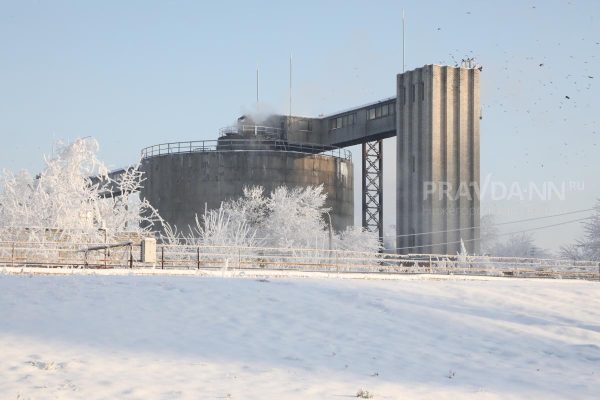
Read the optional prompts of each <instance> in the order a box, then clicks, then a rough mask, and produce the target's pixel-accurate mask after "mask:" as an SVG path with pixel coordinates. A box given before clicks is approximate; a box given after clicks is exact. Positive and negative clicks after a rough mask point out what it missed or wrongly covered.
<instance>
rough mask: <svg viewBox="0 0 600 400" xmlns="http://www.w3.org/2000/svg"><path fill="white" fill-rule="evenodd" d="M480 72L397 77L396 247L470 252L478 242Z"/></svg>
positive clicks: (441, 69)
mask: <svg viewBox="0 0 600 400" xmlns="http://www.w3.org/2000/svg"><path fill="white" fill-rule="evenodd" d="M479 74H480V71H479V70H478V69H475V68H455V67H448V66H439V65H426V66H424V67H422V68H418V69H415V70H413V71H408V72H405V73H403V74H399V75H398V76H397V101H396V107H397V108H396V131H397V136H398V144H397V157H398V160H397V178H396V179H397V188H396V190H397V217H396V218H397V221H396V227H397V228H396V229H397V235H398V240H397V247H398V248H399V250H398V252H400V253H433V254H456V252H457V251H459V250H460V241H461V239H462V240H463V241H464V243H465V247H466V248H467V250H468V252H469V253H473V252H477V251H478V247H479V244H478V242H477V240H476V239H477V238H478V236H479V120H480V107H479Z"/></svg>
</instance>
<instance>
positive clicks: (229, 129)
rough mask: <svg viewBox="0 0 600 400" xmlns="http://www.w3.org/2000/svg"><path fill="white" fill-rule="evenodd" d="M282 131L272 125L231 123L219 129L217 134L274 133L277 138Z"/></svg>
mask: <svg viewBox="0 0 600 400" xmlns="http://www.w3.org/2000/svg"><path fill="white" fill-rule="evenodd" d="M283 133H284V130H283V129H280V128H275V127H272V126H262V125H233V126H226V127H224V128H221V129H219V136H220V137H223V136H226V135H231V134H238V135H240V134H241V135H243V134H251V135H276V138H277V139H280V138H281V135H282V134H283Z"/></svg>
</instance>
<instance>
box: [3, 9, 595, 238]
mask: <svg viewBox="0 0 600 400" xmlns="http://www.w3.org/2000/svg"><path fill="white" fill-rule="evenodd" d="M403 8H404V9H405V10H406V16H407V38H406V40H407V46H406V54H407V58H406V64H407V68H408V69H412V68H415V67H420V66H422V65H424V64H430V63H448V64H453V63H454V61H453V60H455V59H456V60H460V59H461V58H464V57H467V56H474V57H476V58H477V60H478V61H479V62H480V63H481V64H482V65H483V67H484V69H483V73H482V89H481V99H482V104H483V117H484V118H483V120H482V125H481V162H482V179H483V177H485V176H486V175H487V174H492V176H493V180H495V181H501V182H504V183H506V184H510V183H511V182H513V181H518V182H523V183H524V184H525V185H526V184H527V183H528V182H535V183H536V184H539V185H542V184H543V182H546V181H551V182H555V183H558V184H560V183H561V182H563V181H577V182H584V184H585V188H584V190H581V191H576V192H569V193H567V198H566V200H565V201H549V202H539V201H534V202H518V201H517V202H515V201H505V202H490V201H485V199H484V206H486V207H493V208H495V209H496V212H497V213H499V214H503V213H505V212H506V210H510V211H511V213H512V214H513V216H512V217H502V216H501V215H499V216H498V218H497V219H498V220H500V221H502V220H508V219H513V218H522V217H528V216H531V215H543V214H546V213H556V212H561V211H569V210H572V209H579V208H588V207H590V206H591V205H592V203H593V200H594V199H595V198H597V197H599V196H600V183H599V180H600V179H599V178H598V175H599V172H600V161H599V159H600V116H599V114H600V99H599V96H598V94H599V91H598V88H599V85H600V2H598V1H575V0H573V1H504V2H495V1H494V2H492V1H462V2H461V1H456V2H446V1H439V2H434V1H418V2H417V1H414V2H413V1H406V2H400V1H363V2H357V1H302V2H283V1H273V2H246V1H239V2H234V1H223V2H199V1H187V2H185V1H164V2H150V1H126V2H122V1H97V2H80V1H71V2H65V1H52V2H49V1H15V2H6V1H0V135H1V136H2V145H1V147H0V167H4V168H9V169H23V168H26V169H30V170H37V169H39V168H40V167H41V165H42V161H41V155H42V153H49V152H50V149H51V145H52V142H53V139H60V138H62V139H73V138H75V137H78V136H88V135H92V136H94V137H96V138H97V139H98V140H99V141H100V143H101V146H102V150H101V157H102V158H103V159H104V160H106V162H107V163H108V164H109V165H110V166H112V167H118V166H122V165H125V164H128V163H130V162H132V161H133V160H134V159H135V158H136V156H137V155H138V154H139V151H140V149H141V148H142V147H145V146H147V145H151V144H155V143H159V142H166V141H179V140H192V139H213V138H216V136H217V132H218V129H219V128H220V127H222V126H225V125H229V124H231V123H232V122H233V121H234V120H235V118H236V117H237V116H239V114H240V113H242V112H244V111H247V110H250V109H251V108H252V106H253V103H254V100H255V69H256V65H257V64H259V65H260V69H261V81H262V82H261V98H262V100H263V101H265V102H266V103H267V104H268V105H269V106H270V107H271V108H272V109H273V110H274V111H278V112H287V99H288V58H289V55H290V53H292V54H293V56H294V113H298V114H305V115H316V114H320V113H329V112H333V111H336V110H339V109H344V108H347V107H351V106H355V105H359V104H363V103H367V102H369V101H374V100H378V99H381V98H385V97H389V96H393V95H394V94H395V86H394V82H395V74H396V73H398V72H400V71H401V68H402V50H401V49H402V27H401V15H402V9H403ZM540 64H543V65H542V66H540ZM589 76H592V77H593V78H589ZM565 96H569V97H570V99H567V98H566V97H565ZM393 156H394V144H393V141H386V157H387V159H388V164H390V163H391V162H392V158H393ZM359 162H360V158H359V157H356V163H357V164H358V163H359ZM386 169H387V171H391V170H392V168H391V165H390V167H387V168H386ZM356 172H357V175H358V170H357V171H356ZM393 179H394V178H393V176H392V175H391V174H388V175H386V184H387V189H388V193H386V203H387V205H388V206H389V207H390V209H389V210H388V209H386V213H387V215H388V217H389V220H388V221H387V222H388V223H393V218H391V217H392V214H393V213H392V209H393V207H392V205H393V193H392V190H390V189H391V188H392V183H393ZM358 188H359V186H357V189H358ZM357 192H358V190H357ZM571 218H572V217H571ZM521 227H523V228H526V227H529V226H522V225H520V226H518V227H512V229H518V228H521ZM579 232H580V229H579V227H577V226H567V227H564V228H559V231H557V230H549V231H545V232H540V233H539V234H536V237H538V239H539V241H540V244H542V245H545V246H548V247H552V246H555V245H557V244H560V243H563V242H565V241H569V240H572V239H573V238H574V237H575V236H576V235H577V234H578V233H579Z"/></svg>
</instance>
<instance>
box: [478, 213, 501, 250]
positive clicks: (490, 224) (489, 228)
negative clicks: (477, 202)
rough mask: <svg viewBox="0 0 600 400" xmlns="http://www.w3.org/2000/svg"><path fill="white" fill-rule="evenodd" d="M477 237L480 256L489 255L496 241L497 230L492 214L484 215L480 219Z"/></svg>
mask: <svg viewBox="0 0 600 400" xmlns="http://www.w3.org/2000/svg"><path fill="white" fill-rule="evenodd" d="M479 235H480V241H479V249H480V252H481V254H491V253H492V250H493V248H494V246H495V245H496V244H497V241H498V228H497V226H496V221H495V218H494V215H493V214H486V215H484V216H482V217H481V220H480V223H479Z"/></svg>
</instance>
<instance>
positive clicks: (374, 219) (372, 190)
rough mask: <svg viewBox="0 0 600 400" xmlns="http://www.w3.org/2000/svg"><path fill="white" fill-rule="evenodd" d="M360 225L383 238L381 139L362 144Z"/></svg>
mask: <svg viewBox="0 0 600 400" xmlns="http://www.w3.org/2000/svg"><path fill="white" fill-rule="evenodd" d="M362 225H363V228H365V229H366V230H368V231H369V232H377V233H378V234H379V239H380V240H383V140H376V141H372V142H365V143H363V144H362Z"/></svg>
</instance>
